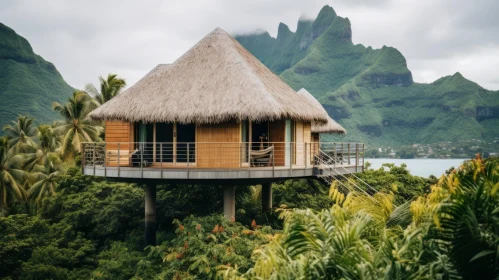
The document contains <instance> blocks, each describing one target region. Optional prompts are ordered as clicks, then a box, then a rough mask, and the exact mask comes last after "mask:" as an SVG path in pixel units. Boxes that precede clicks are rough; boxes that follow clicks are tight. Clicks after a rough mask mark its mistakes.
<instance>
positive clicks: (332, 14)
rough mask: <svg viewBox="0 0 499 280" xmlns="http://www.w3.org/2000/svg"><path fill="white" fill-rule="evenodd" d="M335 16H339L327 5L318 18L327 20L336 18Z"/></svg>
mask: <svg viewBox="0 0 499 280" xmlns="http://www.w3.org/2000/svg"><path fill="white" fill-rule="evenodd" d="M335 16H337V14H336V12H335V11H334V9H333V7H331V6H329V5H325V6H324V7H322V9H321V10H320V12H319V15H318V16H317V19H322V18H326V17H335Z"/></svg>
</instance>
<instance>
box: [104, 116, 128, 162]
mask: <svg viewBox="0 0 499 280" xmlns="http://www.w3.org/2000/svg"><path fill="white" fill-rule="evenodd" d="M105 135H106V139H105V141H106V160H107V163H106V164H107V165H108V166H117V165H118V142H119V143H120V160H119V161H120V166H129V165H130V162H129V157H130V154H131V152H132V150H133V145H132V144H131V143H130V142H132V141H133V138H132V136H133V132H132V124H131V123H127V122H121V121H106V130H105Z"/></svg>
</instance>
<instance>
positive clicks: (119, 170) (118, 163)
mask: <svg viewBox="0 0 499 280" xmlns="http://www.w3.org/2000/svg"><path fill="white" fill-rule="evenodd" d="M119 177H120V143H118V178H119Z"/></svg>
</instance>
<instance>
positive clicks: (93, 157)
mask: <svg viewBox="0 0 499 280" xmlns="http://www.w3.org/2000/svg"><path fill="white" fill-rule="evenodd" d="M92 151H93V152H92V162H93V164H94V176H95V143H94V148H93V149H92Z"/></svg>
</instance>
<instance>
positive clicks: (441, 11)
mask: <svg viewBox="0 0 499 280" xmlns="http://www.w3.org/2000/svg"><path fill="white" fill-rule="evenodd" d="M324 5H330V6H332V7H333V8H334V9H335V11H336V13H337V14H338V15H339V16H342V17H348V18H349V19H350V22H351V23H352V31H353V41H354V43H355V44H363V45H366V46H372V47H373V48H380V47H382V46H383V45H387V46H392V47H395V48H397V49H399V50H400V51H401V52H402V54H403V55H404V56H405V57H406V59H407V62H408V65H409V69H410V70H411V71H412V73H413V76H414V80H415V81H416V82H432V81H434V80H436V79H438V78H439V77H442V76H445V75H452V74H454V73H455V72H461V73H462V74H463V75H464V76H465V77H466V78H468V79H470V80H473V81H475V82H477V83H479V84H480V85H481V86H483V87H485V88H487V89H493V90H499V16H497V13H498V12H499V0H473V1H472V0H329V1H327V0H324V1H322V0H272V1H268V0H244V1H243V0H165V1H160V0H151V1H147V0H143V1H124V0H116V1H114V0H113V1H107V0H106V1H104V0H86V1H66V0H47V1H39V0H25V1H23V0H2V1H1V2H0V22H2V23H4V24H6V25H7V26H9V27H11V28H13V29H14V30H15V31H16V32H17V33H18V34H20V35H22V36H23V37H25V38H26V39H28V41H29V42H30V43H31V45H32V47H33V49H34V50H35V52H36V53H37V54H39V55H41V56H42V57H44V58H45V59H46V60H48V61H50V62H52V63H54V64H55V66H56V67H57V69H58V70H59V71H60V72H61V74H62V76H63V77H64V79H65V80H66V81H67V82H68V83H69V84H70V85H72V86H73V87H76V88H83V86H84V85H85V84H86V83H89V82H92V83H97V78H98V76H100V75H107V73H117V74H118V75H120V76H122V77H124V78H125V79H126V80H127V81H128V83H129V84H133V83H135V82H136V81H137V80H138V79H140V78H141V77H142V76H144V75H145V74H146V73H147V72H148V71H149V70H151V69H152V68H153V67H154V66H155V65H157V64H160V63H171V62H173V61H174V60H175V59H176V58H178V57H179V56H180V55H182V54H183V53H184V52H185V51H186V50H188V49H189V48H190V47H191V46H192V45H193V44H195V43H196V42H197V41H199V40H200V39H201V38H202V37H203V36H204V35H205V34H207V33H208V32H210V31H211V30H213V29H214V28H215V27H217V26H219V27H221V28H223V29H225V30H226V31H228V32H229V33H231V34H235V33H247V32H252V31H255V30H258V29H259V30H267V31H269V32H270V34H271V35H273V36H275V35H276V33H277V26H278V24H279V22H284V23H285V24H287V25H288V26H289V27H290V29H291V30H292V31H294V30H295V29H296V24H297V21H298V19H299V18H300V16H301V17H307V18H315V17H316V16H317V14H318V13H319V11H320V9H321V8H322V7H323V6H324Z"/></svg>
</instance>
